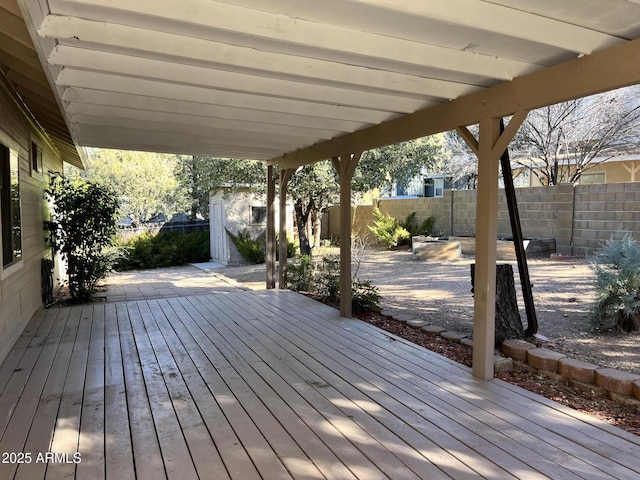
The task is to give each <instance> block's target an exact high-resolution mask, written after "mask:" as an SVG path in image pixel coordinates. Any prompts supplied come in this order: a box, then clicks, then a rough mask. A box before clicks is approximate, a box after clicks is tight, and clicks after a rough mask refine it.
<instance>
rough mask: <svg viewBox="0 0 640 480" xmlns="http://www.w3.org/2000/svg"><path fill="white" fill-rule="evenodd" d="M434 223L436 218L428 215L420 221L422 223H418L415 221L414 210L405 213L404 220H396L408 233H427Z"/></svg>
mask: <svg viewBox="0 0 640 480" xmlns="http://www.w3.org/2000/svg"><path fill="white" fill-rule="evenodd" d="M435 223H436V218H435V217H434V216H431V217H428V218H426V219H424V220H423V221H422V223H420V224H418V222H416V212H411V213H410V214H409V215H407V218H405V219H404V222H398V224H399V225H400V226H401V227H402V228H404V229H405V230H407V231H408V232H409V235H411V236H412V237H413V236H416V235H429V234H431V232H432V231H433V226H434V225H435Z"/></svg>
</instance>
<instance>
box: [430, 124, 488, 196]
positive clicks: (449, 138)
mask: <svg viewBox="0 0 640 480" xmlns="http://www.w3.org/2000/svg"><path fill="white" fill-rule="evenodd" d="M469 130H470V131H471V133H473V134H474V135H477V131H478V126H477V125H473V126H471V127H469ZM444 135H445V145H446V151H447V154H448V155H446V156H444V158H443V159H442V160H441V161H440V162H438V163H436V164H435V165H434V166H435V170H436V171H437V173H444V174H445V175H447V176H450V177H451V179H452V180H453V182H457V183H460V182H464V183H465V184H466V186H467V188H469V189H475V188H477V178H478V158H477V157H476V155H475V154H474V153H473V152H472V151H471V149H470V148H469V146H468V145H467V142H465V141H464V140H463V139H462V137H461V136H460V135H458V133H457V132H456V131H455V130H453V131H450V132H446V133H445V134H444ZM434 173H436V172H434Z"/></svg>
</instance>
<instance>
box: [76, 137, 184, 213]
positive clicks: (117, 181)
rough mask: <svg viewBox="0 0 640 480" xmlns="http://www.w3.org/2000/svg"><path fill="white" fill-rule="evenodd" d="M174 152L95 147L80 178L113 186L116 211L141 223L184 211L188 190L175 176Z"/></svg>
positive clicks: (176, 162)
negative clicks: (118, 205) (116, 204)
mask: <svg viewBox="0 0 640 480" xmlns="http://www.w3.org/2000/svg"><path fill="white" fill-rule="evenodd" d="M177 165H178V157H177V156H175V155H168V154H160V153H149V152H132V151H124V150H106V149H96V150H94V151H93V152H91V157H90V168H88V169H87V170H86V171H84V172H77V173H76V175H79V176H81V177H83V178H86V179H88V180H91V181H92V182H97V183H99V184H101V185H104V186H106V187H108V188H111V189H113V190H114V191H115V192H116V194H117V195H118V198H119V199H120V204H121V210H120V214H121V215H125V216H128V217H130V218H131V219H132V220H133V221H134V222H137V223H143V222H145V221H147V220H149V219H150V218H151V217H153V216H154V215H157V214H160V213H163V214H165V215H166V216H167V217H169V216H171V215H173V214H175V213H181V212H184V211H185V209H186V208H187V207H188V205H189V203H190V202H189V199H188V193H187V191H186V190H185V189H184V188H182V187H181V185H180V184H179V183H178V180H177V178H176V176H175V173H174V172H175V170H176V168H177Z"/></svg>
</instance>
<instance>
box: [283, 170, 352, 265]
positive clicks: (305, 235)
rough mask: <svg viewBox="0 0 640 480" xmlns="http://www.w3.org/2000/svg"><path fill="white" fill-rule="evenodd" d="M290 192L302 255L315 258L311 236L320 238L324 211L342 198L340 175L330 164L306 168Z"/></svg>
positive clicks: (297, 174)
mask: <svg viewBox="0 0 640 480" xmlns="http://www.w3.org/2000/svg"><path fill="white" fill-rule="evenodd" d="M288 193H289V196H290V197H291V198H293V208H294V211H295V215H296V224H297V228H298V240H299V242H300V254H301V255H303V256H304V255H311V243H310V241H309V236H311V237H312V238H315V239H317V240H319V238H320V212H321V211H322V209H323V208H325V207H326V206H328V205H329V204H330V203H333V202H336V201H337V200H338V198H339V195H340V187H339V183H338V178H337V174H336V172H335V170H334V169H333V166H332V165H331V163H330V162H318V163H315V164H312V165H305V166H304V167H302V168H300V169H298V171H297V172H296V173H295V174H294V175H293V176H292V177H291V180H290V181H289V186H288ZM314 244H315V242H314Z"/></svg>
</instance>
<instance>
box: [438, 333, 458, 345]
mask: <svg viewBox="0 0 640 480" xmlns="http://www.w3.org/2000/svg"><path fill="white" fill-rule="evenodd" d="M440 336H441V337H442V338H444V339H445V340H449V341H450V342H453V343H460V340H462V339H463V338H464V334H463V333H460V332H442V333H441V334H440Z"/></svg>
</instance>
